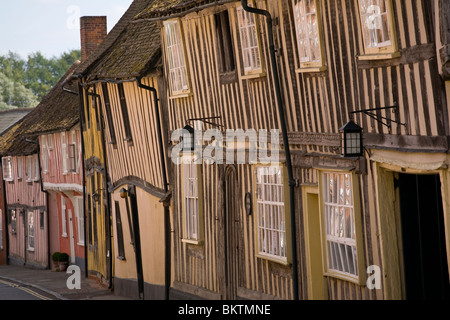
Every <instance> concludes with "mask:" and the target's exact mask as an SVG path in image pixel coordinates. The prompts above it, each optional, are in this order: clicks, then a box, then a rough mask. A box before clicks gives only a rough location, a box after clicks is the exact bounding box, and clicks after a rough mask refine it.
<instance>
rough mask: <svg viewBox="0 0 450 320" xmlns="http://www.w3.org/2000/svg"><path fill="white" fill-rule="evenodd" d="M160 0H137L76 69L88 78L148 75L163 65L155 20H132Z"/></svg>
mask: <svg viewBox="0 0 450 320" xmlns="http://www.w3.org/2000/svg"><path fill="white" fill-rule="evenodd" d="M155 1H158V0H134V1H133V3H132V4H131V5H130V7H129V8H128V10H127V11H126V12H125V14H124V15H123V16H122V18H121V19H120V20H119V22H118V23H117V24H116V25H115V26H114V28H113V29H112V30H111V31H110V32H109V34H108V35H107V36H106V38H105V40H103V42H102V43H101V44H100V45H99V46H98V47H97V49H96V50H94V52H92V53H91V55H90V56H89V57H88V58H87V59H86V60H85V61H84V62H83V63H82V64H81V65H80V67H79V68H77V70H76V71H75V73H77V74H82V75H87V80H88V81H89V80H96V79H116V78H120V79H121V78H132V77H136V76H144V75H146V74H147V73H148V72H149V71H150V69H152V68H155V67H156V66H157V65H159V64H160V62H161V61H160V57H161V44H160V38H159V35H160V30H159V28H158V26H157V24H156V23H154V22H151V23H149V22H137V23H133V20H134V17H135V16H136V15H137V14H138V13H140V12H141V11H142V10H143V9H145V8H146V7H147V6H148V5H149V4H151V3H152V2H155Z"/></svg>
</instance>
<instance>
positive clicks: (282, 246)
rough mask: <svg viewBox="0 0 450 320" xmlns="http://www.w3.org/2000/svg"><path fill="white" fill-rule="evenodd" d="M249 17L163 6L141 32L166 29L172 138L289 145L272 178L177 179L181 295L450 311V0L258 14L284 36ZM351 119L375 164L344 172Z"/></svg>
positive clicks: (190, 170) (231, 169) (244, 172)
mask: <svg viewBox="0 0 450 320" xmlns="http://www.w3.org/2000/svg"><path fill="white" fill-rule="evenodd" d="M246 2H247V1H242V2H241V1H220V3H218V2H217V1H200V2H199V1H181V0H180V1H168V2H165V3H164V4H162V3H158V4H155V3H151V4H149V6H148V7H147V8H146V9H145V10H144V11H143V12H142V13H141V14H139V15H138V16H137V17H136V20H137V22H139V21H147V22H148V23H150V22H152V21H160V22H161V23H160V26H161V43H162V49H163V62H164V63H163V65H164V67H163V74H164V79H165V85H166V88H167V90H166V91H165V92H164V93H165V98H166V101H167V113H168V121H169V123H168V125H169V130H170V133H172V132H174V131H176V130H178V129H182V128H185V126H186V123H187V122H188V123H191V124H192V123H193V122H195V121H200V123H201V124H202V125H203V130H202V131H200V133H202V134H205V133H206V130H207V129H211V128H220V129H221V130H222V132H223V133H226V132H227V130H238V129H242V130H244V131H246V130H251V129H254V130H259V129H266V130H269V131H270V130H272V129H280V130H283V129H284V130H285V131H286V133H287V138H288V139H280V140H281V141H280V143H281V150H282V151H281V152H280V158H279V162H278V165H272V166H270V167H269V166H267V165H266V164H263V163H261V161H258V160H257V161H255V162H254V163H249V162H246V163H236V161H235V162H234V163H231V164H227V165H224V164H219V163H217V162H214V161H212V164H211V161H207V159H205V158H202V159H201V160H200V161H195V162H194V161H193V160H192V157H191V158H190V159H191V160H189V158H188V157H186V158H187V162H184V165H175V164H174V165H173V167H172V169H171V170H170V172H171V173H172V178H171V181H172V183H171V187H172V188H173V197H174V198H173V208H174V214H173V219H174V220H173V228H174V232H175V237H174V239H176V240H175V241H174V244H173V245H174V248H173V252H174V268H175V279H174V288H176V289H179V290H182V291H184V292H189V293H193V294H196V295H197V296H202V297H204V298H212V299H221V298H222V299H223V298H232V299H233V298H250V299H261V298H263V299H266V298H281V299H292V298H294V297H298V298H300V299H403V298H418V297H419V298H431V297H448V294H449V276H448V270H449V269H448V263H447V261H448V258H449V248H450V243H449V240H448V239H450V237H449V233H450V226H449V224H448V221H449V220H448V217H449V216H448V215H449V207H448V205H447V204H448V197H449V192H448V169H447V165H446V163H447V161H448V158H447V151H448V144H447V136H448V111H447V109H448V100H447V98H446V91H445V89H446V88H447V91H448V83H447V82H445V81H444V80H445V79H447V78H446V75H445V71H446V70H447V69H446V66H447V64H448V62H447V61H448V59H447V58H446V57H448V55H445V52H446V51H445V47H446V46H448V35H447V33H448V28H447V29H446V28H445V26H447V25H448V13H447V14H443V13H442V7H446V6H448V5H447V4H446V1H435V2H428V1H422V0H414V1H408V2H405V1H399V0H383V1H378V2H376V3H374V2H372V1H366V0H351V1H345V0H337V1H322V0H304V1H302V0H293V1H249V4H248V5H249V6H250V7H257V8H258V9H262V10H265V11H264V13H268V14H270V16H271V18H272V22H273V24H272V26H273V27H272V28H271V29H269V28H268V27H267V26H268V25H267V22H268V20H267V19H266V16H267V15H261V14H259V13H261V12H259V13H252V12H249V10H248V9H244V8H243V7H244V6H243V5H244V3H246ZM444 11H445V10H444ZM445 30H447V31H445ZM272 35H273V45H274V49H275V50H274V51H271V46H270V43H269V40H271V38H272V37H271V36H272ZM272 53H273V54H272ZM273 61H275V62H276V65H277V69H278V72H277V74H274V73H273V70H274V69H273V65H272V63H273ZM446 63H447V64H446ZM276 80H279V83H280V91H281V93H280V95H278V93H279V92H278V91H277V89H278V88H277V82H278V81H276ZM164 93H163V92H161V95H163V94H164ZM279 98H280V99H279ZM280 104H282V106H283V107H284V110H283V111H284V112H283V114H282V116H284V117H285V126H283V121H281V120H282V119H281V118H280V113H279V112H278V110H279V109H277V108H279V107H280ZM349 120H353V121H354V123H356V124H358V125H359V126H360V127H361V128H362V129H363V140H362V144H363V151H362V152H361V153H358V154H357V155H356V154H354V155H353V156H352V157H344V156H343V153H344V152H343V151H344V150H343V148H342V145H343V143H342V137H341V128H343V127H344V125H346V124H347V123H349ZM192 127H194V126H193V125H192ZM197 138H198V137H197ZM197 138H196V139H197ZM216 138H217V137H216ZM286 140H288V143H289V148H290V150H291V152H292V158H291V160H292V167H293V168H292V171H293V179H292V180H290V179H288V173H289V169H290V167H289V163H286V157H285V153H284V152H283V150H284V151H286V148H285V147H284V146H283V144H285V143H286ZM210 141H212V140H211V137H210V136H208V138H207V139H206V142H205V140H204V141H203V144H202V145H203V148H202V149H197V150H196V151H197V153H194V159H195V156H200V155H201V154H202V152H203V151H204V149H205V148H206V147H208V146H209V142H210ZM174 142H175V143H174V148H175V144H176V142H177V141H174ZM236 145H237V144H235V143H231V141H226V144H225V146H226V149H225V151H227V150H228V151H231V152H236V149H235V148H234V149H232V147H235V146H236ZM272 145H275V143H273V142H272ZM241 147H242V144H241ZM244 148H245V144H244ZM199 150H200V151H201V152H200V154H199V153H198V152H199ZM248 150H249V149H248V148H247V151H248ZM173 151H174V149H172V152H173ZM225 151H224V152H225ZM169 152H170V151H169ZM186 156H187V155H186ZM215 160H217V158H215ZM290 187H293V188H294V197H295V199H294V201H293V202H290V194H289V190H288V189H290ZM430 212H432V213H433V214H429V213H430ZM293 214H294V216H292V215H293ZM417 221H421V223H417ZM292 222H294V223H295V225H294V226H293V227H294V228H291V226H290V225H289V224H290V223H292ZM292 240H294V241H292ZM293 248H296V250H293ZM425 256H426V257H425ZM292 257H296V258H297V260H296V261H295V260H293V259H292ZM294 264H295V266H296V268H293V265H294ZM431 270H432V271H431ZM372 274H374V276H377V275H379V277H378V278H376V279H378V280H373V279H374V278H372V277H370V276H371V275H372ZM368 280H369V281H372V280H373V281H374V282H373V283H372V282H370V283H369V282H368ZM294 282H295V283H294Z"/></svg>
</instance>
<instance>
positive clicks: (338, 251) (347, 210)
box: [320, 172, 364, 281]
mask: <svg viewBox="0 0 450 320" xmlns="http://www.w3.org/2000/svg"><path fill="white" fill-rule="evenodd" d="M320 183H321V190H322V192H321V198H322V203H323V204H322V218H323V221H324V230H323V233H324V246H325V250H324V253H325V254H326V258H325V260H326V268H327V273H328V274H329V275H332V276H337V277H343V278H345V279H348V280H353V281H358V280H361V279H360V278H361V276H362V274H363V273H364V269H362V265H363V263H364V261H361V257H362V252H358V249H359V248H361V247H360V246H358V242H359V241H360V237H361V234H360V220H359V206H358V200H357V197H356V196H355V195H356V194H357V193H356V190H355V187H354V186H355V185H357V180H356V178H355V177H354V175H353V174H352V173H349V172H323V173H322V175H321V181H320Z"/></svg>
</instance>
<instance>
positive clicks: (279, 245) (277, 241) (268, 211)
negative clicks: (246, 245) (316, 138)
mask: <svg viewBox="0 0 450 320" xmlns="http://www.w3.org/2000/svg"><path fill="white" fill-rule="evenodd" d="M284 203H285V199H284V184H283V169H282V167H279V166H264V167H257V169H256V213H257V216H256V228H257V239H258V242H257V246H258V253H259V255H262V256H266V257H268V258H275V259H277V260H278V259H279V260H281V261H284V262H287V247H286V244H287V243H286V214H285V204H284Z"/></svg>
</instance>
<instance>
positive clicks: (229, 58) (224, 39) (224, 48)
mask: <svg viewBox="0 0 450 320" xmlns="http://www.w3.org/2000/svg"><path fill="white" fill-rule="evenodd" d="M214 21H215V25H216V38H217V49H218V50H219V55H218V59H219V72H220V73H228V72H233V71H235V70H236V63H235V61H234V51H233V38H232V37H231V28H230V18H229V15H228V11H227V10H225V11H222V12H219V13H216V14H215V15H214Z"/></svg>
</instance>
